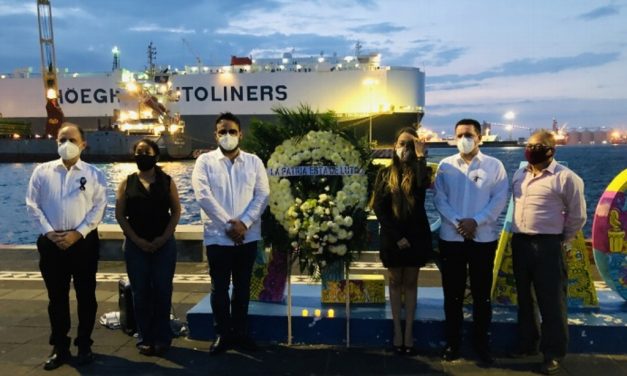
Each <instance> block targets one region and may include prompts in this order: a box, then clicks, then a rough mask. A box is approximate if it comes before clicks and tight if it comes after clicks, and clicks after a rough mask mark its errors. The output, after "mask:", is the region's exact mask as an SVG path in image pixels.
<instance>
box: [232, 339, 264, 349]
mask: <svg viewBox="0 0 627 376" xmlns="http://www.w3.org/2000/svg"><path fill="white" fill-rule="evenodd" d="M235 344H236V345H237V347H239V348H240V349H242V350H244V351H257V350H259V346H257V343H255V340H254V339H252V338H250V337H248V336H239V337H237V339H236V342H235Z"/></svg>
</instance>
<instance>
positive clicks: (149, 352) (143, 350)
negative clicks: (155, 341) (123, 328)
mask: <svg viewBox="0 0 627 376" xmlns="http://www.w3.org/2000/svg"><path fill="white" fill-rule="evenodd" d="M137 349H138V350H139V353H140V354H142V355H145V356H153V355H155V348H154V347H153V346H152V345H138V346H137Z"/></svg>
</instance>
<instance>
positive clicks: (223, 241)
mask: <svg viewBox="0 0 627 376" xmlns="http://www.w3.org/2000/svg"><path fill="white" fill-rule="evenodd" d="M215 138H216V141H217V142H218V145H219V147H218V149H216V150H213V151H211V152H209V153H205V154H202V155H201V156H200V157H198V159H197V160H196V165H195V166H194V172H193V174H192V186H193V188H194V193H195V195H196V200H197V201H198V203H199V204H200V207H201V208H202V211H201V216H202V220H203V227H204V244H205V246H206V247H207V259H208V260H209V274H210V276H211V309H212V310H213V322H214V328H215V332H216V340H215V341H214V343H213V344H212V345H211V348H210V350H209V352H210V354H212V355H215V354H219V353H221V352H224V351H226V350H227V349H228V348H229V346H231V345H239V346H240V347H242V348H244V349H248V350H254V349H255V348H256V345H255V342H254V341H253V340H252V339H251V338H250V337H249V336H248V334H247V326H246V325H247V323H246V321H247V316H248V301H249V297H250V278H251V273H252V267H253V263H254V261H255V257H256V252H257V241H258V240H260V239H261V215H262V214H263V211H264V209H265V208H266V205H267V204H268V196H269V194H270V188H269V185H268V176H267V174H266V169H265V167H264V165H263V162H262V161H261V159H259V157H257V156H256V155H253V154H249V153H246V152H244V151H242V150H240V148H239V143H240V141H241V139H242V132H241V126H240V121H239V119H238V118H237V117H236V116H234V115H233V114H231V113H230V112H227V113H223V114H221V115H220V116H219V117H218V119H217V120H216V130H215ZM231 279H232V281H233V293H232V297H229V282H230V281H231Z"/></svg>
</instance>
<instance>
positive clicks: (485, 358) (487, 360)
mask: <svg viewBox="0 0 627 376" xmlns="http://www.w3.org/2000/svg"><path fill="white" fill-rule="evenodd" d="M476 352H477V356H478V357H479V360H480V361H481V363H482V364H485V365H492V364H494V357H492V354H491V353H490V350H488V349H476Z"/></svg>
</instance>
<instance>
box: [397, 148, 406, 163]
mask: <svg viewBox="0 0 627 376" xmlns="http://www.w3.org/2000/svg"><path fill="white" fill-rule="evenodd" d="M403 154H405V148H396V156H397V157H398V159H400V160H401V161H402V160H403Z"/></svg>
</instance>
